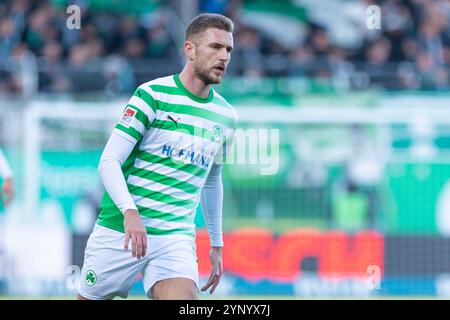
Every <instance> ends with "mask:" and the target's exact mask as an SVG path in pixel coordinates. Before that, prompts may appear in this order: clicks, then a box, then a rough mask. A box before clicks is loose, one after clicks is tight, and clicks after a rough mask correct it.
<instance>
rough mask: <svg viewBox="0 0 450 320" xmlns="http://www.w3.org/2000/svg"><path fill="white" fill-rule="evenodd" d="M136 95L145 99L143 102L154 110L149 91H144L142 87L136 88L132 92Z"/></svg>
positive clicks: (153, 101)
mask: <svg viewBox="0 0 450 320" xmlns="http://www.w3.org/2000/svg"><path fill="white" fill-rule="evenodd" d="M133 95H134V96H136V97H139V98H141V99H142V100H144V101H145V103H146V104H147V105H148V106H149V107H150V108H152V110H153V112H156V107H155V100H154V99H153V97H152V95H151V94H150V93H148V92H147V91H145V90H144V89H141V88H138V89H136V91H135V92H134V94H133Z"/></svg>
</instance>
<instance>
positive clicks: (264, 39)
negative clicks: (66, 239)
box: [0, 0, 450, 96]
mask: <svg viewBox="0 0 450 320" xmlns="http://www.w3.org/2000/svg"><path fill="white" fill-rule="evenodd" d="M55 2H57V1H49V0H43V1H31V0H14V1H12V0H7V1H1V2H0V93H1V94H8V95H14V94H18V95H23V96H27V95H28V96H29V95H33V94H35V93H36V92H41V93H65V92H72V93H80V92H83V93H85V92H88V91H94V92H106V93H108V94H110V95H117V94H122V93H129V92H130V91H131V90H132V88H134V87H135V86H136V85H137V84H139V83H142V82H145V81H148V80H149V79H151V78H155V77H158V76H162V75H165V74H168V73H173V72H176V71H178V70H180V67H181V65H182V63H183V57H182V52H181V50H180V48H181V46H180V44H181V43H180V37H179V36H180V35H179V32H178V29H176V28H175V27H174V26H177V25H179V24H180V19H179V18H180V17H179V16H177V15H176V14H173V11H171V10H170V3H171V1H168V2H167V3H165V2H161V1H156V2H157V3H159V4H160V6H159V7H158V11H155V12H151V13H142V14H129V15H126V14H123V12H115V11H114V10H96V11H94V10H92V9H91V8H90V7H89V5H86V3H87V2H88V1H78V2H74V3H75V4H79V5H80V6H81V8H82V19H81V21H82V27H81V29H80V30H69V29H68V28H67V27H66V19H67V17H68V14H67V13H66V7H67V6H66V5H56V4H55ZM246 2H251V0H248V1H246V0H238V1H235V0H228V1H227V0H225V1H223V0H222V1H199V2H198V4H199V8H198V12H202V11H215V12H219V13H224V14H226V15H228V16H230V17H232V18H233V19H234V21H235V23H236V32H235V48H236V49H235V51H234V53H233V59H232V63H231V65H230V68H229V75H236V76H251V77H306V78H312V79H323V78H324V79H330V78H346V79H349V86H350V88H351V89H366V88H369V87H370V88H373V87H379V88H382V89H387V90H399V89H423V90H445V89H448V88H449V83H450V81H449V79H450V73H449V66H450V25H449V18H450V1H448V0H407V1H397V0H382V1H369V0H359V1H357V0H355V1H353V2H354V3H355V4H358V5H359V6H362V7H363V8H366V7H367V6H369V5H371V4H377V5H379V6H380V8H381V16H382V20H381V29H380V30H368V29H367V27H365V24H363V25H356V26H355V28H357V29H358V32H360V33H361V34H362V36H361V37H360V39H361V41H359V42H358V43H357V45H356V46H352V47H345V46H340V45H339V43H337V42H336V41H334V40H333V39H332V37H330V36H329V34H330V30H329V28H328V27H325V26H321V25H320V24H318V23H316V22H314V21H313V19H306V20H305V21H303V22H302V25H303V27H304V30H305V33H304V37H303V38H302V41H301V42H300V44H299V45H296V46H294V47H292V46H290V47H287V46H285V45H283V43H281V42H279V41H278V39H277V38H276V37H273V36H271V35H268V34H267V33H264V31H263V30H261V29H259V28H256V27H255V26H254V25H251V24H248V23H246V21H244V20H242V19H241V15H240V13H241V7H242V6H243V5H244V4H245V3H246ZM302 2H303V1H298V3H300V4H301V3H302ZM304 2H309V1H304ZM337 2H339V1H337ZM350 2H351V1H350ZM347 3H348V1H347ZM83 4H84V5H83ZM362 13H363V14H365V10H363V11H362ZM362 18H363V21H365V20H364V19H365V15H364V16H363V17H362ZM177 37H178V39H177Z"/></svg>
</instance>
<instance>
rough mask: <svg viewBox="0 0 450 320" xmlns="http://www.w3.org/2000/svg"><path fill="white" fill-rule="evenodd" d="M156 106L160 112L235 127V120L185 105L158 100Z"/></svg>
mask: <svg viewBox="0 0 450 320" xmlns="http://www.w3.org/2000/svg"><path fill="white" fill-rule="evenodd" d="M156 105H157V109H158V110H162V111H166V112H175V113H179V114H186V115H190V116H195V117H200V118H204V119H206V120H209V121H213V122H218V123H220V124H222V125H224V126H227V127H228V128H233V127H234V122H235V121H234V119H232V118H230V117H226V116H223V115H221V114H218V113H216V112H213V111H209V110H206V109H201V108H196V107H194V106H190V105H185V104H175V103H167V102H163V101H159V100H156Z"/></svg>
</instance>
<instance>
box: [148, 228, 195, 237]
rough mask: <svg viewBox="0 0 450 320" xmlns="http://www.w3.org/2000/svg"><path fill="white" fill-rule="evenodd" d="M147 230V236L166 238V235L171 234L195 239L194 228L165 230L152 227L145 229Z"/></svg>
mask: <svg viewBox="0 0 450 320" xmlns="http://www.w3.org/2000/svg"><path fill="white" fill-rule="evenodd" d="M145 229H147V234H151V235H154V236H165V235H170V234H185V235H188V236H191V237H193V238H195V231H194V229H193V228H192V229H187V228H177V229H168V230H163V229H157V228H152V227H145Z"/></svg>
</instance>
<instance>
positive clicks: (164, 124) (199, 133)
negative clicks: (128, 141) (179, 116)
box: [153, 119, 212, 140]
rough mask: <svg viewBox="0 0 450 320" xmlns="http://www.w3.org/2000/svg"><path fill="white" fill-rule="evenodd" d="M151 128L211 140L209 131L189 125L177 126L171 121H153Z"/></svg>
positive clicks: (180, 124) (181, 124)
mask: <svg viewBox="0 0 450 320" xmlns="http://www.w3.org/2000/svg"><path fill="white" fill-rule="evenodd" d="M153 128H158V129H162V130H169V131H176V132H180V133H185V134H189V135H191V136H195V137H199V138H202V139H205V140H212V135H211V132H210V131H209V130H206V129H203V128H200V127H195V126H191V125H190V124H185V123H179V124H178V126H177V125H176V124H175V123H174V122H173V121H166V120H159V119H155V121H154V122H153Z"/></svg>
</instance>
